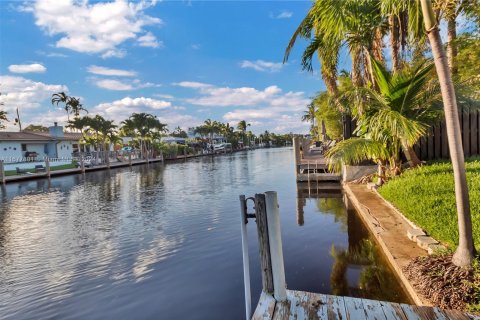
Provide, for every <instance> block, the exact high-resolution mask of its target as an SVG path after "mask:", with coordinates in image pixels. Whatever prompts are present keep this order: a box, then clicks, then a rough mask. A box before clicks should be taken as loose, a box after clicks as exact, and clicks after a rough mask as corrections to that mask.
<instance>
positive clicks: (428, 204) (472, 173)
mask: <svg viewBox="0 0 480 320" xmlns="http://www.w3.org/2000/svg"><path fill="white" fill-rule="evenodd" d="M466 171H467V181H468V187H469V194H470V210H471V214H472V224H473V238H474V243H476V244H478V243H480V159H479V158H472V159H467V161H466ZM378 191H379V192H380V194H381V195H382V196H383V197H384V198H385V199H387V200H388V201H390V202H391V203H392V204H393V205H395V207H397V208H398V209H399V210H400V211H401V212H402V213H403V214H404V215H405V216H406V217H407V218H408V219H410V220H411V221H413V222H414V223H415V224H416V225H418V226H419V227H421V228H422V229H424V230H425V231H426V232H427V233H428V234H430V235H431V236H432V237H433V238H435V239H437V240H439V241H442V242H445V243H446V244H447V245H448V246H449V248H451V249H454V248H455V247H456V246H457V245H458V226H457V210H456V206H455V186H454V180H453V169H452V165H451V163H449V162H438V163H433V164H431V165H425V166H422V167H419V168H415V169H411V170H407V171H405V172H404V173H403V174H402V175H401V176H398V177H395V178H393V179H392V180H390V181H388V182H387V183H386V184H385V185H384V186H382V187H381V188H380V189H379V190H378Z"/></svg>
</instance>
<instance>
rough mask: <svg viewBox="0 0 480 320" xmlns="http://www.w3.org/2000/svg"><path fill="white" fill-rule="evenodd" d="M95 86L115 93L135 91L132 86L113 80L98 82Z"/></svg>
mask: <svg viewBox="0 0 480 320" xmlns="http://www.w3.org/2000/svg"><path fill="white" fill-rule="evenodd" d="M95 85H96V86H97V87H99V88H102V89H107V90H113V91H125V90H133V86H132V85H131V84H129V83H124V82H122V81H118V80H113V79H102V80H97V81H95Z"/></svg>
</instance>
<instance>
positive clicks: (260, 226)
mask: <svg viewBox="0 0 480 320" xmlns="http://www.w3.org/2000/svg"><path fill="white" fill-rule="evenodd" d="M255 216H256V218H257V232H258V243H259V249H260V266H261V268H262V290H263V292H265V293H268V294H273V275H272V260H271V256H270V243H269V241H270V240H269V236H268V224H267V211H266V205H265V194H256V195H255Z"/></svg>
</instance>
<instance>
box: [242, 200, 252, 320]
mask: <svg viewBox="0 0 480 320" xmlns="http://www.w3.org/2000/svg"><path fill="white" fill-rule="evenodd" d="M240 212H241V225H242V229H241V230H242V256H243V284H244V290H245V319H247V320H250V317H251V315H252V294H251V291H250V261H249V258H248V241H247V201H246V200H245V196H244V195H241V196H240Z"/></svg>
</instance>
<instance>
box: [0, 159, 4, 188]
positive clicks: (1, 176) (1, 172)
mask: <svg viewBox="0 0 480 320" xmlns="http://www.w3.org/2000/svg"><path fill="white" fill-rule="evenodd" d="M0 182H1V183H2V184H5V166H4V164H3V160H0Z"/></svg>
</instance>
